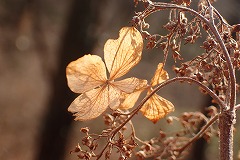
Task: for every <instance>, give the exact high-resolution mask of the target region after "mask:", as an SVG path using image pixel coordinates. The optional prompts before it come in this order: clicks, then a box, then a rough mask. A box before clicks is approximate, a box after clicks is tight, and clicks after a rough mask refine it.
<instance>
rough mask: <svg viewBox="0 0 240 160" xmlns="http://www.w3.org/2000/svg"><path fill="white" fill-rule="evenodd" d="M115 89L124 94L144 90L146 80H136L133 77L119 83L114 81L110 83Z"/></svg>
mask: <svg viewBox="0 0 240 160" xmlns="http://www.w3.org/2000/svg"><path fill="white" fill-rule="evenodd" d="M112 85H114V86H115V87H117V88H118V89H120V90H121V91H123V92H125V93H132V92H134V91H135V90H139V89H142V88H146V86H147V80H142V79H138V78H135V77H131V78H127V79H124V80H120V81H115V82H113V83H112Z"/></svg>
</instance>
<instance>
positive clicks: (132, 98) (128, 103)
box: [119, 90, 143, 110]
mask: <svg viewBox="0 0 240 160" xmlns="http://www.w3.org/2000/svg"><path fill="white" fill-rule="evenodd" d="M142 91H143V90H138V91H135V92H133V93H131V94H127V93H122V95H121V101H122V102H121V105H120V106H119V109H124V110H127V109H130V108H132V107H133V106H134V105H135V103H136V102H137V100H138V98H139V96H140V94H141V93H142Z"/></svg>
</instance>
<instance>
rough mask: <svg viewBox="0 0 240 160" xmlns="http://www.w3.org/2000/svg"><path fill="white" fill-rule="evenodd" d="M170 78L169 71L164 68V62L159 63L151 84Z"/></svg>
mask: <svg viewBox="0 0 240 160" xmlns="http://www.w3.org/2000/svg"><path fill="white" fill-rule="evenodd" d="M167 79H169V76H168V73H167V72H166V71H165V70H164V69H163V63H159V64H158V67H157V70H156V71H155V74H154V76H153V78H152V80H151V86H155V85H157V84H160V83H162V82H164V81H166V80H167Z"/></svg>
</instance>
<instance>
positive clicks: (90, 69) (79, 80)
mask: <svg viewBox="0 0 240 160" xmlns="http://www.w3.org/2000/svg"><path fill="white" fill-rule="evenodd" d="M66 75H67V81H68V86H69V88H70V89H71V90H72V91H73V92H75V93H84V92H86V91H89V90H91V89H94V88H96V87H98V86H100V85H102V84H104V83H105V81H106V80H107V75H106V67H105V64H104V62H103V61H102V59H101V57H99V56H96V55H90V54H88V55H85V56H83V57H81V58H79V59H77V60H76V61H73V62H71V63H70V64H69V65H68V66H67V68H66Z"/></svg>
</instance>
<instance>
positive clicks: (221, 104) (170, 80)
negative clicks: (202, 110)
mask: <svg viewBox="0 0 240 160" xmlns="http://www.w3.org/2000/svg"><path fill="white" fill-rule="evenodd" d="M178 81H186V82H190V83H194V84H196V85H198V86H199V87H201V88H202V89H204V90H205V91H206V92H207V93H208V94H209V95H210V96H211V97H212V98H213V99H214V100H215V101H216V103H218V105H219V106H221V107H223V106H224V103H223V101H222V100H221V99H220V98H219V97H218V96H217V95H216V94H215V93H214V92H213V91H212V90H211V89H209V88H208V87H207V86H205V85H204V84H202V83H201V82H199V81H197V80H195V79H193V78H190V77H176V78H172V79H169V80H167V81H165V82H163V83H161V84H160V85H158V86H157V87H156V88H155V89H154V90H153V91H152V92H151V93H150V94H148V95H147V96H146V97H145V98H144V99H143V100H142V101H141V102H140V104H139V105H138V106H137V108H136V109H135V110H133V111H132V114H131V115H130V116H129V117H128V118H127V119H126V120H125V121H124V122H123V123H122V124H121V125H120V126H118V127H117V128H115V129H114V130H113V131H112V138H113V137H114V136H115V134H116V133H117V132H118V131H119V130H120V129H121V128H122V127H123V126H124V125H126V123H127V122H128V121H130V120H131V119H132V118H133V116H134V115H135V114H137V113H138V112H139V110H140V109H141V108H142V106H143V105H144V104H145V103H146V102H147V101H148V99H149V98H150V97H151V96H153V94H155V93H156V92H158V91H159V90H160V89H162V88H163V87H165V86H166V85H168V84H171V83H175V82H178Z"/></svg>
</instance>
